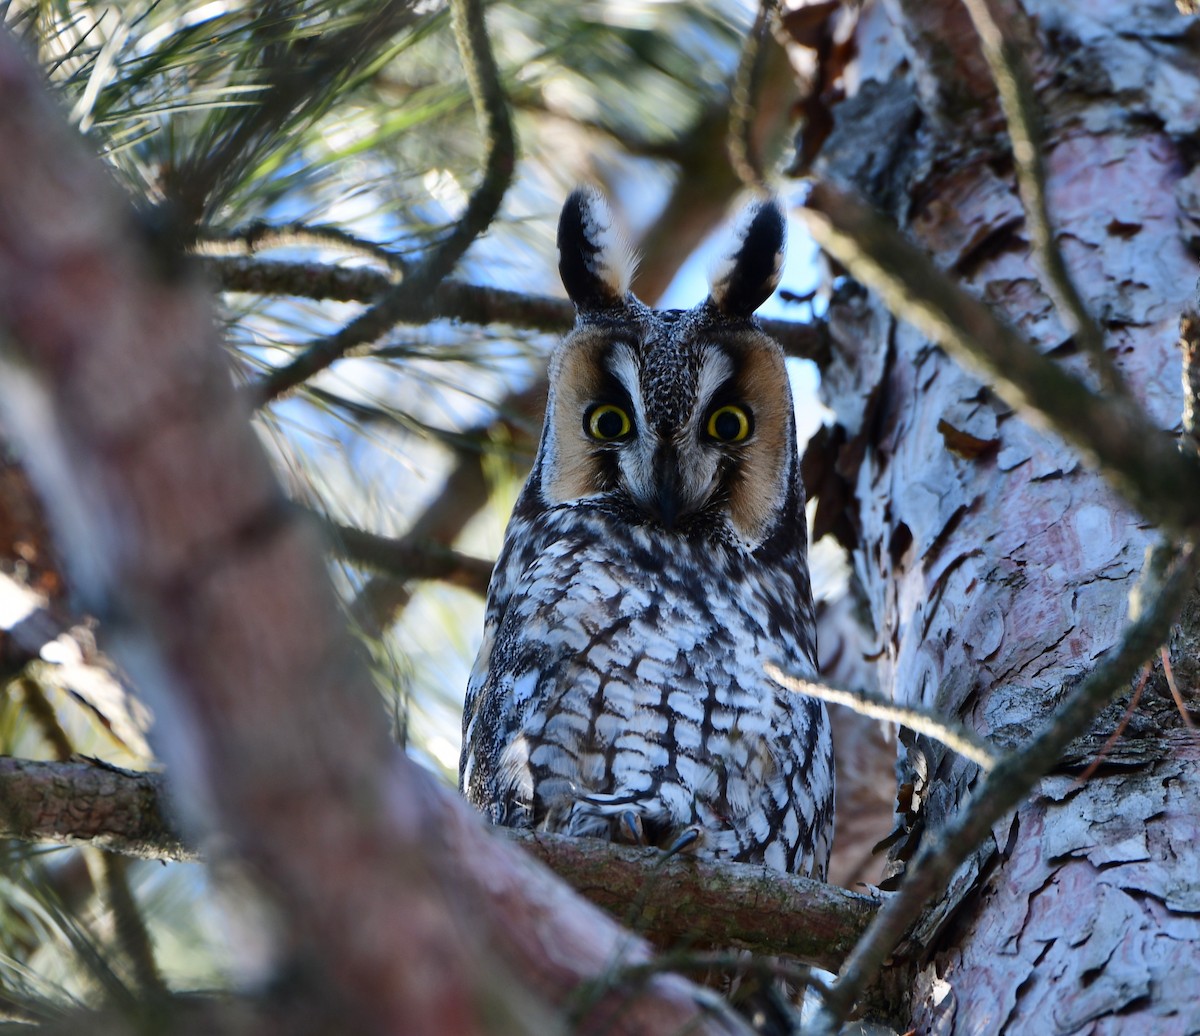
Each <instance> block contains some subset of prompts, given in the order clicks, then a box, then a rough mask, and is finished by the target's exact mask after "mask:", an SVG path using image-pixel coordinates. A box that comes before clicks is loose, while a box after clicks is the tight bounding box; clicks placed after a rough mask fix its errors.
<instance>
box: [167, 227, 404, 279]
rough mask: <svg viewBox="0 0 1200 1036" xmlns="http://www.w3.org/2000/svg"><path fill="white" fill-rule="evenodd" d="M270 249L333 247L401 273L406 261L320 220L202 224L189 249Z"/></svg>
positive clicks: (217, 252)
mask: <svg viewBox="0 0 1200 1036" xmlns="http://www.w3.org/2000/svg"><path fill="white" fill-rule="evenodd" d="M273 248H333V249H337V250H338V251H343V252H349V253H351V254H355V255H363V256H366V257H367V258H368V259H374V260H376V261H377V262H380V263H382V264H383V265H384V266H386V267H388V268H389V269H391V270H393V271H395V272H397V273H400V274H403V273H404V272H405V271H406V270H407V269H408V263H406V262H405V261H404V260H403V259H401V258H400V256H398V255H397V254H396V253H395V252H393V251H392V250H391V249H388V248H384V247H383V246H382V245H380V244H377V243H376V242H374V241H368V240H367V239H366V238H362V237H359V236H358V235H356V234H351V233H350V232H349V231H347V230H344V229H342V228H341V227H335V226H329V225H326V224H323V223H300V222H295V223H267V222H265V221H263V220H256V221H255V222H253V223H250V224H248V225H247V226H244V227H236V228H234V229H232V230H215V229H213V228H211V227H204V228H201V230H200V231H199V232H198V234H197V239H196V243H195V244H194V245H193V246H192V249H191V250H192V252H193V253H194V254H196V255H204V256H246V255H255V254H257V253H258V252H263V251H267V250H269V249H273Z"/></svg>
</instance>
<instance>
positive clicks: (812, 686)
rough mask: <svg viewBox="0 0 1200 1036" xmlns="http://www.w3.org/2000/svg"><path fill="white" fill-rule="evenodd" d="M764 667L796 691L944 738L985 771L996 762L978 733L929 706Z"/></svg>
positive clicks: (960, 753) (928, 735)
mask: <svg viewBox="0 0 1200 1036" xmlns="http://www.w3.org/2000/svg"><path fill="white" fill-rule="evenodd" d="M763 668H764V669H765V670H766V672H767V675H768V676H769V677H770V678H771V679H772V680H774V681H775V682H776V683H777V684H779V685H780V686H781V687H785V688H787V690H789V691H792V692H793V693H795V694H805V695H808V696H809V697H810V698H818V699H820V700H821V701H825V702H829V703H831V704H833V705H842V706H845V707H846V708H848V709H853V710H854V711H855V712H857V713H858V714H859V715H860V716H869V717H870V718H871V719H882V720H890V721H891V722H893V723H903V724H904V725H905V726H906V727H909V728H910V729H912V730H915V731H916V732H917V733H918V734H924V735H926V737H931V738H933V739H934V740H935V741H940V742H941V743H942V744H943V745H945V746H946V747H947V748H951V749H953V750H954V751H955V752H957V753H958V754H959V755H961V756H963V757H964V758H967V759H970V760H971V762H973V763H975V764H976V765H978V766H979V768H980V769H981V770H983V771H984V772H985V773H986V772H987V771H988V770H990V769H992V767H993V766H995V765H996V754H995V753H994V752H993V751H992V749H991V746H990V745H988V744H987V742H985V741H984V740H983V739H982V738H981V737H979V735H978V734H976V733H975V732H974V731H973V730H970V729H968V728H967V727H964V726H963V725H962V724H961V723H955V722H954V721H953V720H950V719H947V718H946V717H944V716H939V715H937V714H936V713H934V712H931V711H930V710H928V709H919V708H915V707H914V706H912V705H900V704H898V703H896V702H894V701H890V700H889V699H887V698H884V697H883V696H882V695H879V694H873V693H871V692H870V691H848V690H843V689H842V688H840V687H831V686H830V685H829V684H824V683H817V682H816V681H814V680H801V679H799V678H797V677H795V676H789V675H788V674H787V673H785V672H784V671H783V670H782V669H780V668H779V666H777V665H774V664H773V663H771V662H768V663H767V664H766V665H765V666H764V667H763Z"/></svg>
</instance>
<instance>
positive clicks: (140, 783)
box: [0, 758, 196, 860]
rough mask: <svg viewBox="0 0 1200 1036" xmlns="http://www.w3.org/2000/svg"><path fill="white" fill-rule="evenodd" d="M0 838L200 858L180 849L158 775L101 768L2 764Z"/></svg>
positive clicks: (73, 764) (25, 761) (9, 761)
mask: <svg viewBox="0 0 1200 1036" xmlns="http://www.w3.org/2000/svg"><path fill="white" fill-rule="evenodd" d="M0 838H21V839H25V840H28V841H39V842H41V841H45V842H64V843H74V844H87V845H96V846H99V847H100V848H102V849H108V850H110V851H112V852H120V853H126V854H129V855H131V856H149V857H153V858H154V859H160V860H188V859H195V855H196V854H195V851H194V850H192V849H189V848H188V847H187V846H186V845H185V844H184V842H183V838H182V836H181V834H180V832H179V825H178V821H177V820H176V819H175V818H174V817H173V816H172V813H171V807H170V804H169V802H168V800H167V797H166V793H165V788H164V781H163V778H162V777H161V776H160V775H158V774H153V773H136V772H134V771H132V770H121V769H119V768H117V767H115V766H106V765H99V764H96V763H84V762H59V763H46V762H36V761H34V760H30V759H9V758H0Z"/></svg>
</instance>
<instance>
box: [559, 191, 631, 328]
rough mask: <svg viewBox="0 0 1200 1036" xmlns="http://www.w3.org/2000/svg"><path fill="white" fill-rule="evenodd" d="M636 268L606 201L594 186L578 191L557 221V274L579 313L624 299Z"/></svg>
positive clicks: (573, 193)
mask: <svg viewBox="0 0 1200 1036" xmlns="http://www.w3.org/2000/svg"><path fill="white" fill-rule="evenodd" d="M636 266H637V260H636V259H635V257H634V255H633V252H632V250H631V249H630V247H629V245H628V243H627V242H626V240H625V236H624V235H623V234H622V233H621V231H620V229H619V228H618V227H617V223H616V219H615V218H614V217H613V214H612V210H611V209H610V208H609V207H608V201H607V200H606V199H605V197H604V195H603V194H601V193H600V191H598V190H597V189H596V188H595V187H579V188H576V189H575V190H574V191H572V192H571V196H570V197H569V198H568V199H567V201H566V204H564V205H563V210H562V215H561V216H559V219H558V272H559V276H561V277H562V282H563V287H564V288H566V289H567V294H568V295H569V296H570V298H571V301H572V302H574V303H575V307H576V308H577V309H579V310H584V311H587V310H596V309H607V308H609V307H610V306H614V305H618V304H620V303H621V302H623V301H624V299H625V296H626V295H627V294H628V292H629V282H630V280H631V279H632V278H633V271H634V269H635V267H636Z"/></svg>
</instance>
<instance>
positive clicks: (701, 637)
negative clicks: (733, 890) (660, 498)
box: [485, 530, 824, 869]
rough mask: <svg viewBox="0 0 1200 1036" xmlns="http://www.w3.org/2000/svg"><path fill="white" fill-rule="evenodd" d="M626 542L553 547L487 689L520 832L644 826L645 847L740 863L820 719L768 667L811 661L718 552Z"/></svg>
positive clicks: (506, 631) (503, 638)
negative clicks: (493, 700)
mask: <svg viewBox="0 0 1200 1036" xmlns="http://www.w3.org/2000/svg"><path fill="white" fill-rule="evenodd" d="M623 538H624V540H625V542H624V543H619V542H616V541H615V540H614V538H613V537H611V536H610V537H600V538H590V539H586V540H585V539H583V538H581V537H578V536H563V537H561V538H559V539H556V540H553V541H551V542H549V543H548V544H546V546H545V549H544V550H543V551H542V552H541V553H540V554H539V556H538V557H537V558H536V559H535V560H534V561H533V562H532V564H530V565H529V567H528V568H527V570H526V571H525V572H524V573H523V576H522V578H521V579H520V580H519V581H518V582H517V584H516V589H515V592H514V593H513V595H512V597H511V598H510V600H509V602H508V606H507V608H506V610H505V614H504V616H503V619H502V621H501V622H500V623H499V627H498V630H497V633H496V639H495V643H494V645H493V647H492V651H491V658H490V663H489V670H490V672H489V676H488V681H489V683H490V684H491V687H489V688H486V689H485V690H486V691H487V692H489V693H492V694H495V695H498V696H501V697H502V698H503V699H504V700H506V702H507V706H508V708H509V709H510V710H511V714H510V716H509V733H508V735H507V736H506V737H505V738H504V746H503V748H502V750H501V751H500V753H499V755H498V758H497V759H496V762H495V766H496V774H497V779H498V782H499V783H500V784H501V785H504V786H506V787H507V788H508V789H510V790H509V796H510V798H511V800H512V803H513V806H514V807H515V813H514V815H515V816H516V817H519V818H520V819H519V820H517V821H516V822H519V823H526V822H527V823H530V824H533V825H535V826H544V827H548V828H550V829H554V830H563V831H567V832H569V833H573V834H597V835H609V836H611V835H612V833H613V831H614V829H615V828H614V824H616V822H617V820H620V821H621V822H623V823H625V824H628V822H629V817H630V816H633V817H636V819H637V823H638V824H640V825H642V828H643V829H644V831H646V832H647V840H648V841H655V840H657V838H658V837H659V835H660V834H661V836H662V837H663V838H667V837H668V836H669V834H670V833H671V832H672V831H677V830H678V829H679V828H681V827H685V826H687V825H691V824H698V825H700V826H702V827H704V828H705V829H706V831H707V840H708V843H709V845H708V846H707V849H708V851H710V852H711V853H712V854H713V855H728V856H735V857H736V856H738V855H739V853H742V854H743V855H744V853H743V850H744V849H745V848H746V846H747V845H748V844H751V843H752V844H754V845H757V844H758V843H759V842H760V841H765V840H766V838H767V825H768V822H769V819H770V818H768V817H767V816H766V813H767V812H769V811H771V810H774V811H779V810H780V809H782V810H783V812H784V813H786V812H787V810H788V808H789V805H790V803H791V801H792V799H793V798H794V794H793V788H792V784H793V778H794V775H795V769H796V766H797V765H798V763H799V762H802V761H803V760H802V758H798V756H797V751H798V750H799V754H800V756H801V757H802V756H803V755H804V754H805V753H804V751H803V748H802V746H803V745H805V744H808V743H811V742H813V741H814V739H820V737H821V736H822V735H821V730H820V729H819V728H820V727H821V724H822V722H823V720H824V716H823V713H822V712H821V711H820V709H819V707H816V708H814V704H813V703H812V702H809V701H807V700H805V699H800V698H796V697H794V696H791V695H788V694H787V692H784V691H781V690H780V689H779V688H778V687H777V686H776V685H775V684H774V683H773V682H771V681H770V680H769V679H768V678H767V677H766V676H765V674H764V673H763V670H762V665H763V662H764V661H766V660H767V659H777V658H788V657H789V656H793V658H794V657H795V656H801V658H802V660H803V661H804V662H805V663H806V664H811V663H810V662H808V660H807V658H804V657H803V656H804V652H803V650H802V645H798V644H781V643H779V642H778V630H779V628H780V627H779V624H778V623H777V622H773V621H772V618H771V609H772V608H773V607H778V606H779V603H778V600H777V598H778V597H779V594H777V593H776V594H774V595H772V594H768V593H765V592H763V591H762V590H760V589H758V588H754V587H747V586H744V585H734V584H733V583H732V582H731V576H730V575H729V573H730V572H731V571H732V570H733V569H734V568H735V564H734V562H736V561H737V559H736V558H735V559H726V558H723V557H722V556H721V553H720V552H721V549H722V548H721V545H720V544H712V543H709V542H699V543H695V544H693V543H690V542H687V541H679V540H675V541H671V540H670V538H668V537H664V539H665V540H667V542H655V540H654V537H653V534H652V533H650V532H646V531H644V530H643V531H635V532H634V533H633V534H631V533H630V532H628V531H626V532H625V533H623ZM810 812H811V810H810ZM756 818H761V819H756ZM779 819H780V822H781V823H782V822H783V818H782V816H781V817H780V818H779ZM808 819H809V821H811V820H812V819H813V818H812V817H811V816H810V817H809V818H808ZM801 820H802V818H793V821H792V824H791V826H792V827H798V826H799V825H800V823H801ZM505 822H512V821H511V820H510V818H509V815H508V814H506V816H505ZM750 826H753V827H754V828H755V832H751V831H750V830H749V828H750ZM618 833H619V831H618ZM787 869H793V868H792V867H787Z"/></svg>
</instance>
